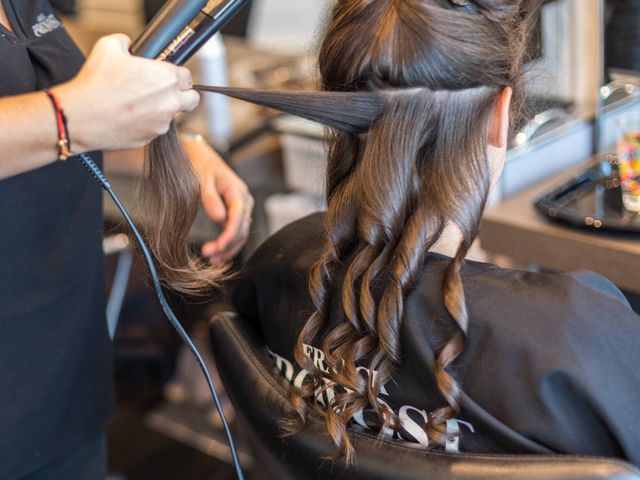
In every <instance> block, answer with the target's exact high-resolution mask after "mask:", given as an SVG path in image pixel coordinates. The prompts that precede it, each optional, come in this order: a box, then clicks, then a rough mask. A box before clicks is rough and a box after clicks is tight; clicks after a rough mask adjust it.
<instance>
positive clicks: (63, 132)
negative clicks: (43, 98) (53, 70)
mask: <svg viewBox="0 0 640 480" xmlns="http://www.w3.org/2000/svg"><path fill="white" fill-rule="evenodd" d="M44 93H46V94H47V96H48V97H49V100H51V104H52V105H53V108H54V110H55V112H56V125H57V127H58V159H60V160H66V159H67V158H69V157H70V156H72V155H73V154H72V153H71V141H70V140H69V128H68V126H67V117H66V116H65V114H64V110H62V105H60V101H59V100H58V97H56V95H55V94H54V93H53V92H51V91H50V90H48V89H45V91H44Z"/></svg>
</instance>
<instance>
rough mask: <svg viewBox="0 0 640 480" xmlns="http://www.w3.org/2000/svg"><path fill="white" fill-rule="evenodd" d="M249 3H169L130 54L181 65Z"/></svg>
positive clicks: (197, 0)
mask: <svg viewBox="0 0 640 480" xmlns="http://www.w3.org/2000/svg"><path fill="white" fill-rule="evenodd" d="M247 2H248V0H171V1H169V2H168V3H167V4H166V5H165V6H164V7H163V8H162V10H160V12H159V13H158V14H157V15H156V16H155V17H154V18H153V20H152V21H151V23H149V25H148V26H147V28H146V29H145V31H144V32H143V33H142V35H141V36H140V37H139V38H138V39H137V40H136V41H135V42H134V43H133V45H132V46H131V53H132V54H133V55H137V56H140V57H145V58H153V59H157V60H164V61H167V62H170V63H173V64H175V65H182V64H184V63H185V62H186V61H187V60H189V59H190V58H191V57H192V56H193V55H194V54H195V53H196V52H197V51H198V50H199V49H200V48H201V47H202V46H203V45H204V44H205V43H206V42H207V41H208V40H209V39H210V38H211V37H212V36H213V35H215V34H216V33H218V32H219V31H220V29H221V28H222V27H223V26H224V25H225V24H226V23H227V22H228V21H229V20H231V18H233V16H234V15H235V14H236V13H238V11H240V9H241V8H242V7H243V6H245V4H246V3H247Z"/></svg>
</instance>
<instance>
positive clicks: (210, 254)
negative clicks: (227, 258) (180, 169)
mask: <svg viewBox="0 0 640 480" xmlns="http://www.w3.org/2000/svg"><path fill="white" fill-rule="evenodd" d="M203 253H204V256H205V257H214V256H217V255H218V251H217V250H216V247H208V248H207V249H205V251H204V252H203Z"/></svg>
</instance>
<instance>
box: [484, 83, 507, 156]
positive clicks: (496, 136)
mask: <svg viewBox="0 0 640 480" xmlns="http://www.w3.org/2000/svg"><path fill="white" fill-rule="evenodd" d="M512 96H513V90H512V89H511V87H505V88H503V89H502V91H501V92H500V93H499V94H498V96H497V97H496V100H495V104H494V106H493V112H491V120H490V122H489V138H488V139H487V141H488V142H489V145H491V146H493V147H496V148H505V147H506V146H507V142H508V140H509V138H508V137H509V111H510V107H511V97H512Z"/></svg>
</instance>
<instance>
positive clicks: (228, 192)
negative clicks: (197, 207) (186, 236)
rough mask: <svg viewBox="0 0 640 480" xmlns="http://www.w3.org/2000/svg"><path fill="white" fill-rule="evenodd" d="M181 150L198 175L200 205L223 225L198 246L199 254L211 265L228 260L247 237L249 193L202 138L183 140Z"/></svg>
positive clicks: (249, 205) (250, 202) (231, 258)
mask: <svg viewBox="0 0 640 480" xmlns="http://www.w3.org/2000/svg"><path fill="white" fill-rule="evenodd" d="M185 150H186V151H187V155H188V156H189V159H190V160H191V164H192V165H193V168H194V170H195V171H196V172H197V173H198V175H199V176H200V187H201V190H202V205H203V206H204V209H205V211H206V212H207V215H209V217H210V218H211V219H212V220H213V221H214V222H216V223H219V224H221V225H223V231H222V233H221V234H220V236H219V237H218V238H217V239H216V240H215V241H212V242H209V243H207V244H205V245H204V246H203V247H202V255H204V256H205V257H207V258H208V259H209V261H210V262H211V263H212V264H214V265H221V264H224V263H228V262H230V261H231V260H233V259H234V258H235V256H236V255H237V254H238V253H239V252H240V250H241V249H242V247H243V246H244V244H245V243H246V241H247V238H248V237H249V227H250V226H251V213H252V211H253V203H254V201H253V197H252V196H251V194H250V193H249V189H248V188H247V186H246V185H245V184H244V182H243V181H242V180H241V179H240V178H239V177H238V176H237V175H236V174H235V173H234V172H233V170H231V168H230V167H229V166H228V165H227V164H226V163H225V161H224V160H223V159H222V158H220V156H219V155H218V154H217V153H216V152H215V151H214V150H213V149H212V148H211V147H210V146H209V145H207V144H206V143H205V142H202V141H196V140H191V141H186V142H185Z"/></svg>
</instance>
